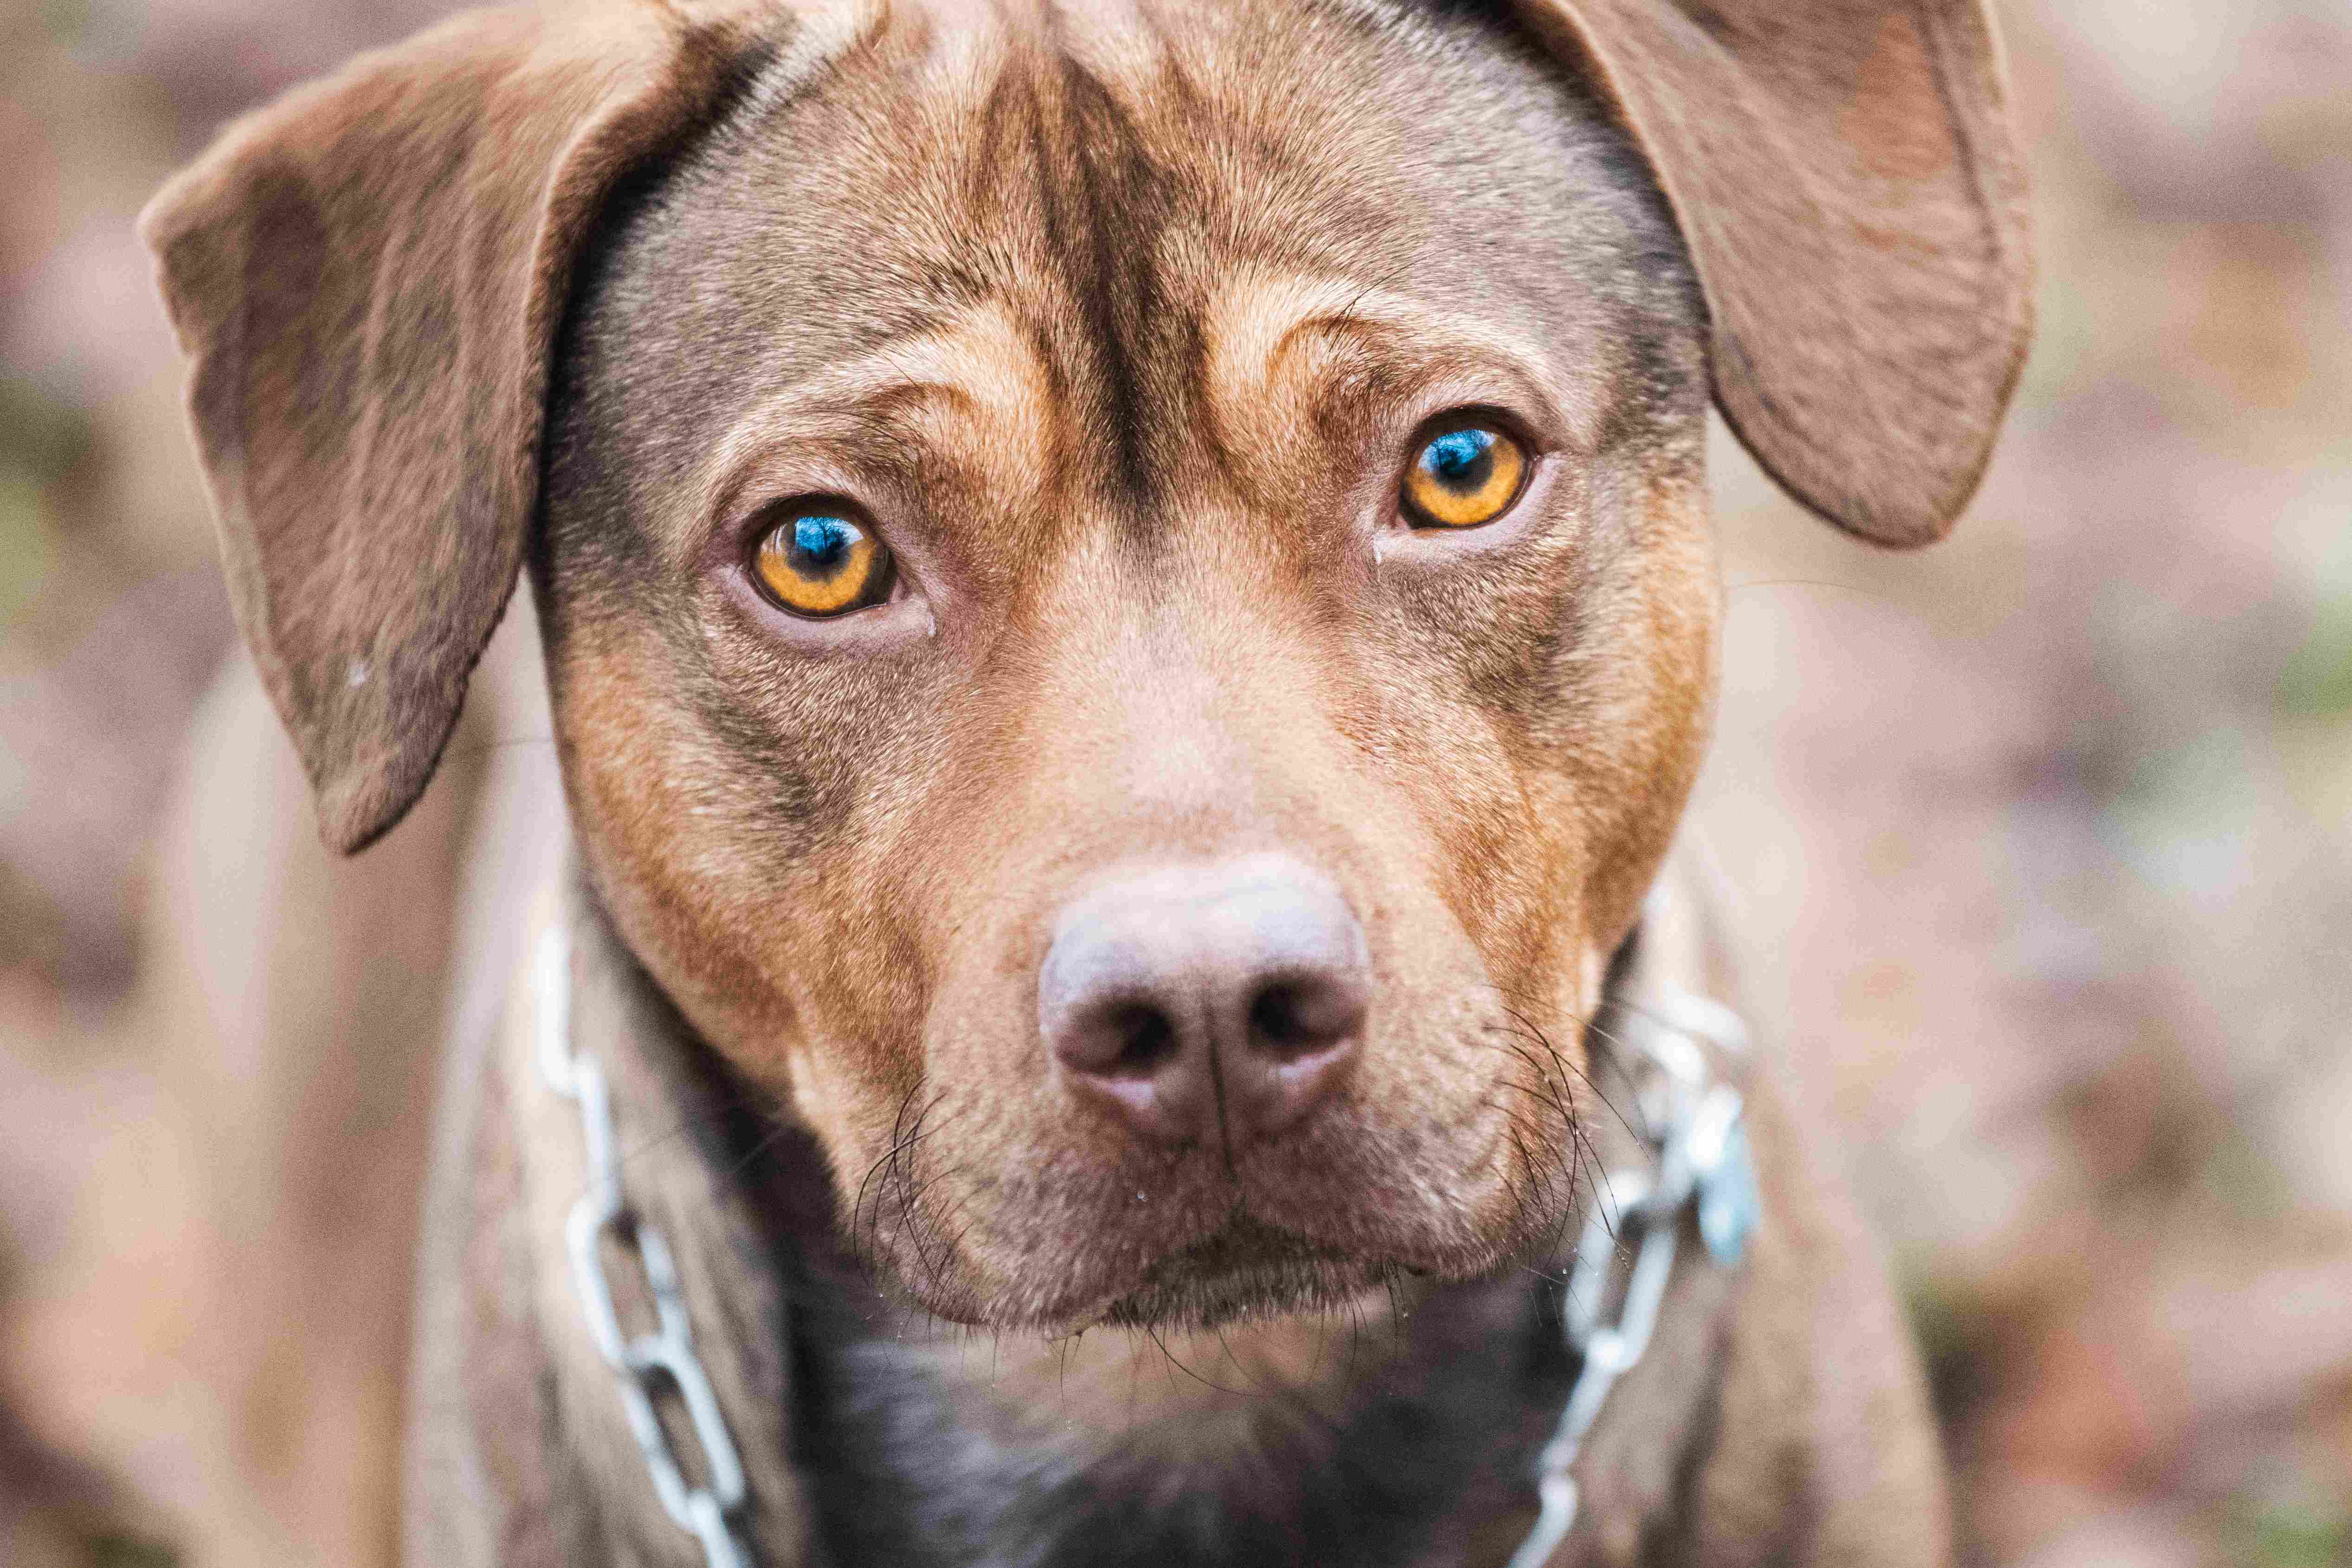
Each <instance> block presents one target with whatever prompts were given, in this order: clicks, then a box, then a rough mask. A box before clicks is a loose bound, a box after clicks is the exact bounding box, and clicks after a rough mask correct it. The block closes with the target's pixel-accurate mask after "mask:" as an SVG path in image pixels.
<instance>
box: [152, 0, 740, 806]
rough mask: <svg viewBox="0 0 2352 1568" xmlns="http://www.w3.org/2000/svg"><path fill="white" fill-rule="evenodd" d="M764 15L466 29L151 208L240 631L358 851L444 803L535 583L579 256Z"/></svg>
mask: <svg viewBox="0 0 2352 1568" xmlns="http://www.w3.org/2000/svg"><path fill="white" fill-rule="evenodd" d="M765 9H767V8H766V7H764V6H761V5H759V4H758V0H723V3H719V4H709V3H698V0H635V3H631V0H597V3H593V4H572V5H550V6H549V8H548V9H547V10H545V11H544V12H533V11H528V10H520V9H518V10H506V11H487V12H476V13H472V14H469V15H467V16H460V17H458V18H457V19H455V20H453V21H451V22H449V23H446V24H445V25H443V26H439V27H437V28H436V29H434V30H432V31H430V32H427V33H425V34H423V35H421V36H419V37H416V38H415V39H413V40H411V41H410V42H408V43H406V44H404V45H402V46H400V47H395V48H392V49H388V50H384V51H383V52H380V53H377V54H373V55H368V56H363V57H362V58H359V59H358V60H356V61H354V62H353V63H352V65H351V66H349V67H348V68H345V69H344V70H343V71H342V72H341V74H339V75H337V76H335V77H332V78H331V79H327V80H325V81H322V82H320V83H317V84H315V85H313V86H310V87H308V88H304V89H299V90H298V91H296V92H294V93H292V94H291V95H289V97H287V98H285V99H283V100H280V101H278V103H276V104H274V105H272V106H271V107H269V108H268V109H265V110H260V111H259V112H257V113H255V114H252V115H249V116H247V118H245V119H244V120H242V121H238V122H237V123H236V124H235V125H233V126H231V127H230V128H229V129H228V130H227V131H226V132H225V133H224V134H223V135H222V136H221V138H220V140H219V141H218V142H216V143H215V145H214V146H213V148H212V149H211V150H210V151H209V152H208V153H205V156H204V157H203V158H202V159H201V160H200V161H198V162H197V163H195V164H194V166H193V167H191V168H189V169H187V170H185V171H184V172H183V173H182V174H179V175H178V176H177V177H176V178H174V179H173V181H172V183H171V184H168V185H166V186H165V187H164V188H163V191H162V193H161V194H159V195H157V196H156V197H155V199H154V201H153V203H152V204H151V205H149V207H148V209H147V211H146V213H145V214H144V215H143V216H142V218H141V220H140V223H141V233H142V237H144V238H145V240H146V242H147V244H148V245H149V247H152V249H153V251H154V252H155V255H156V258H157V260H158V263H159V269H160V271H161V274H162V279H163V294H164V298H165V300H166V302H167V304H168V306H169V308H170V310H171V314H172V320H173V325H174V327H175V328H176V329H177V331H178V333H179V337H180V342H181V346H182V347H183V348H184V350H185V351H186V352H187V353H188V354H189V355H190V356H191V357H192V359H193V360H194V369H193V373H192V376H191V381H190V385H189V394H188V400H189V406H190V411H191V413H192V415H193V417H194V426H195V435H196V442H197V447H198V448H199V453H200V455H201V457H202V458H203V463H204V468H205V476H206V479H207V481H208V483H209V485H210V487H211V489H212V496H213V502H214V506H215V510H216V511H217V513H218V516H219V521H220V532H221V550H222V554H223V557H224V559H225V563H226V570H227V576H228V583H229V592H230V595H231V597H232V599H233V600H234V601H235V604H236V616H237V620H238V623H239V625H240V626H242V627H243V629H244V632H245V636H246V638H247V641H248V642H249V643H250V644H251V645H252V648H253V655H254V658H255V660H256V662H257V664H258V665H259V667H260V670H261V677H262V679H263V681H264V682H265V683H266V684H267V686H268V689H269V693H270V696H271V698H272V699H273V700H275V702H276V703H277V706H278V713H279V714H280V715H281V716H282V717H283V718H284V720H285V721H286V725H287V728H288V729H289V731H292V733H293V736H294V741H295V743H296V745H297V747H298V748H299V750H300V752H301V754H302V760H303V763H304V764H305V765H306V767H307V768H308V769H309V772H310V782H311V784H312V786H313V788H314V789H315V791H316V792H317V795H318V801H319V815H320V826H321V828H322V830H323V832H324V835H325V837H326V838H327V841H328V842H329V843H330V844H331V845H332V846H334V847H337V848H340V849H342V850H344V851H347V852H348V851H354V850H357V849H360V848H362V847H365V846H366V845H367V844H369V843H370V842H372V841H373V839H374V838H375V837H377V836H378V835H380V834H382V833H383V832H384V831H385V830H386V829H388V828H389V827H391V826H392V825H393V824H394V823H395V822H397V821H398V820H399V819H400V816H401V814H402V813H403V812H404V811H406V810H407V808H408V806H409V805H410V804H411V803H412V802H414V801H415V798H416V796H417V795H418V794H419V793H420V792H421V791H422V790H423V789H424V788H425V782H426V781H427V780H428V779H429V778H430V777H431V775H432V773H433V768H434V764H435V763H436V761H437V760H438V759H439V756H440V752H441V748H442V746H443V745H444V744H445V743H446V742H447V740H448V736H449V732H450V730H451V729H452V727H453V726H454V725H455V724H456V722H457V710H458V706H459V704H460V702H461V701H462V700H463V699H464V697H465V690H466V682H467V677H468V676H469V675H470V674H471V672H472V670H473V667H474V663H475V661H476V659H477V658H478V657H479V656H480V654H481V651H482V647H483V644H484V643H485V642H487V641H488V638H489V635H490V632H491V630H492V629H493V628H494V627H495V626H496V625H497V624H498V620H499V616H500V614H501V613H502V612H503V610H504V609H505V606H506V602H507V598H508V596H509V595H510V594H511V593H512V592H513V589H514V584H515V579H516V576H517V574H518V572H519V570H520V564H521V562H522V559H523V552H524V546H525V540H526V535H527V534H528V532H529V530H530V522H531V518H532V515H533V512H534V510H535V508H536V506H537V502H538V491H539V445H540V433H541V426H542V425H543V424H544V408H543V402H544V398H545V394H546V385H547V379H548V360H549V355H550V353H551V347H552V343H553V339H554V335H555V332H556V330H557V325H558V319H559V317H560V316H561V315H562V310H563V309H564V304H565V291H566V286H567V281H568V278H569V275H570V272H571V268H572V258H573V256H574V253H575V251H576V250H577V249H578V247H580V245H581V243H582V241H583V238H584V237H585V235H586V231H587V230H588V228H589V227H590V226H591V225H592V224H593V220H594V217H595V215H596V212H597V210H598V208H599V206H600V205H601V204H602V202H603V199H604V196H605V195H607V194H608V193H609V192H610V191H611V190H612V188H613V186H614V184H615V183H616V182H618V181H619V180H621V179H622V178H623V177H625V175H626V174H628V173H629V172H630V171H631V170H633V169H635V168H637V167H640V166H642V165H644V164H645V163H647V162H648V161H649V160H651V159H653V158H656V157H657V156H659V155H660V153H663V152H664V151H665V150H667V149H668V148H670V147H672V146H674V145H675V144H676V143H677V142H679V141H680V140H681V139H682V138H684V137H685V136H686V135H688V134H689V133H690V132H692V130H693V129H694V128H696V127H697V126H698V124H700V123H701V122H703V121H704V120H705V118H706V117H707V116H708V115H709V113H711V112H712V111H713V110H714V109H715V108H716V106H717V105H718V104H719V102H720V101H721V100H723V98H724V97H725V95H726V94H727V93H728V91H729V90H730V88H731V87H732V85H733V84H734V83H735V82H737V81H738V80H740V78H741V75H742V73H743V72H744V71H745V70H747V69H748V68H749V67H750V63H751V60H752V59H753V58H756V56H757V51H758V49H759V47H761V46H760V44H759V42H758V40H759V38H760V37H761V29H760V27H759V22H758V14H759V13H760V12H761V11H763V10H765ZM773 30H774V25H773V24H772V23H771V24H770V26H769V28H768V31H770V32H772V31H773Z"/></svg>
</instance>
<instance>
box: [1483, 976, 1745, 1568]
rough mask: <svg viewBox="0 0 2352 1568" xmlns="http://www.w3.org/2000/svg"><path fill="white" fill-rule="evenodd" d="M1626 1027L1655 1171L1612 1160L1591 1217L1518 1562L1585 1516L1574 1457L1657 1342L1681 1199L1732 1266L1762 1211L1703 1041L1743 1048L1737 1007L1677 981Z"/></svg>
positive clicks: (1575, 1271)
mask: <svg viewBox="0 0 2352 1568" xmlns="http://www.w3.org/2000/svg"><path fill="white" fill-rule="evenodd" d="M1617 1038H1618V1039H1619V1040H1621V1041H1622V1042H1623V1043H1624V1044H1625V1045H1627V1046H1629V1047H1631V1051H1630V1053H1629V1054H1631V1055H1632V1056H1633V1057H1635V1058H1638V1059H1636V1060H1633V1061H1628V1062H1625V1063H1623V1064H1622V1065H1623V1066H1624V1068H1625V1070H1626V1071H1627V1072H1628V1073H1629V1074H1631V1075H1633V1076H1634V1079H1635V1081H1634V1095H1635V1100H1636V1105H1637V1106H1638V1109H1639V1110H1640V1113H1641V1118H1642V1123H1643V1131H1642V1141H1643V1143H1644V1144H1645V1145H1646V1146H1647V1147H1648V1150H1649V1152H1650V1153H1651V1155H1652V1157H1653V1159H1654V1161H1655V1163H1656V1173H1655V1175H1652V1174H1651V1173H1648V1172H1644V1171H1638V1170H1622V1171H1612V1172H1611V1173H1609V1175H1608V1177H1607V1178H1606V1179H1605V1180H1604V1181H1603V1182H1602V1183H1601V1188H1600V1191H1599V1192H1598V1193H1596V1194H1594V1201H1593V1205H1592V1209H1591V1213H1590V1214H1588V1215H1586V1216H1585V1221H1584V1231H1583V1234H1582V1235H1581V1236H1580V1237H1578V1239H1577V1244H1576V1262H1575V1265H1574V1267H1573V1268H1571V1269H1570V1273H1569V1278H1568V1285H1567V1290H1566V1296H1565V1299H1564V1300H1563V1301H1562V1302H1561V1306H1560V1318H1561V1323H1562V1329H1563V1331H1564V1333H1565V1334H1566V1336H1567V1340H1568V1344H1569V1348H1570V1350H1572V1351H1575V1352H1578V1353H1579V1354H1580V1356H1581V1357H1582V1358H1583V1363H1582V1366H1581V1368H1580V1370H1579V1371H1578V1373H1577V1374H1576V1383H1575V1384H1574V1385H1573V1386H1572V1387H1571V1388H1570V1390H1569V1395H1568V1407H1567V1408H1566V1409H1565V1410H1563V1411H1561V1412H1560V1417H1559V1426H1558V1427H1557V1428H1556V1429H1554V1431H1553V1433H1552V1437H1551V1441H1549V1443H1546V1444H1545V1445H1544V1447H1543V1451H1542V1453H1540V1454H1539V1455H1538V1457H1537V1459H1536V1495H1537V1497H1538V1500H1539V1502H1540V1504H1541V1510H1540V1511H1539V1512H1538V1514H1537V1516H1536V1522H1535V1525H1534V1527H1533V1528H1532V1529H1530V1530H1529V1531H1528V1535H1527V1539H1526V1540H1524V1541H1522V1542H1520V1543H1519V1549H1518V1551H1517V1552H1514V1553H1512V1555H1511V1561H1510V1565H1509V1568H1543V1565H1544V1564H1545V1563H1548V1562H1549V1561H1550V1559H1551V1555H1552V1553H1553V1552H1556V1551H1558V1550H1559V1543H1560V1542H1563V1541H1565V1540H1566V1539H1568V1532H1569V1531H1570V1529H1571V1528H1573V1527H1574V1525H1575V1523H1576V1510H1577V1503H1578V1500H1579V1493H1578V1490H1577V1485H1576V1476H1575V1474H1574V1471H1575V1468H1576V1461H1577V1458H1578V1456H1579V1455H1580V1454H1581V1453H1582V1452H1583V1451H1584V1439H1585V1437H1586V1436H1587V1435H1588V1434H1590V1433H1591V1430H1592V1425H1593V1423H1594V1422H1595V1421H1597V1420H1599V1419H1600V1417H1601V1405H1603V1404H1604V1403H1605V1402H1606V1401H1607V1400H1608V1398H1609V1391H1610V1390H1611V1389H1612V1388H1613V1387H1615V1386H1616V1384H1617V1380H1618V1379H1619V1378H1621V1377H1622V1376H1623V1375H1624V1374H1625V1373H1627V1372H1628V1371H1629V1370H1631V1369H1632V1367H1633V1364H1634V1363H1636V1362H1639V1361H1640V1360H1641V1359H1642V1354H1643V1352H1644V1351H1646V1350H1648V1349H1649V1348H1650V1333H1651V1331H1652V1330H1654V1328H1656V1327H1657V1322H1658V1308H1659V1305H1660V1303H1662V1302H1663V1301H1664V1300H1665V1294H1666V1282H1667V1280H1668V1279H1670V1278H1672V1277H1673V1274H1674V1271H1675V1250H1676V1248H1677V1247H1679V1246H1680V1243H1681V1237H1682V1219H1683V1211H1684V1209H1685V1207H1686V1206H1688V1205H1692V1204H1694V1203H1695V1204H1696V1205H1697V1208H1698V1228H1699V1236H1700V1238H1701V1239H1702V1240H1703V1241H1704V1242H1705V1243H1706V1249H1707V1251H1708V1253H1709V1254H1710V1255H1711V1256H1712V1257H1713V1258H1715V1259H1716V1261H1717V1263H1719V1264H1722V1265H1724V1266H1725V1267H1729V1266H1731V1265H1732V1264H1735V1263H1737V1262H1738V1261H1739V1259H1740V1258H1741V1257H1742V1255H1743V1254H1744V1253H1745V1252H1746V1250H1747V1246H1748V1237H1749V1236H1750V1235H1751V1234H1752V1233H1753V1232H1754V1230H1755V1227H1756V1223H1757V1219H1758V1215H1759V1197H1758V1194H1757V1188H1756V1172H1755V1166H1754V1163H1753V1162H1752V1160H1751V1159H1750V1157H1749V1155H1748V1134H1747V1130H1746V1126H1745V1123H1744V1121H1743V1107H1742V1103H1741V1100H1740V1097H1739V1091H1738V1089H1734V1088H1732V1087H1731V1085H1729V1084H1727V1083H1723V1082H1719V1081H1717V1079H1716V1078H1715V1075H1714V1073H1713V1072H1712V1071H1711V1070H1710V1068H1708V1066H1707V1058H1706V1052H1705V1051H1703V1050H1701V1049H1700V1048H1699V1042H1700V1041H1702V1040H1704V1041H1706V1042H1707V1043H1709V1044H1711V1045H1713V1046H1715V1047H1717V1049H1718V1050H1720V1051H1723V1052H1725V1053H1727V1054H1729V1055H1734V1056H1737V1055H1740V1054H1744V1053H1745V1052H1746V1050H1747V1048H1748V1030H1747V1026H1745V1025H1743V1024H1742V1023H1741V1022H1740V1020H1739V1017H1738V1015H1737V1014H1735V1013H1733V1012H1732V1011H1731V1010H1730V1009H1729V1008H1727V1007H1725V1006H1723V1005H1720V1004H1719V1003H1716V1002H1711V1001H1709V1000H1707V999H1706V998H1705V997H1703V996H1693V995H1688V994H1675V995H1671V996H1668V997H1666V998H1665V999H1664V1000H1663V1001H1661V1002H1657V1003H1654V1004H1648V1005H1644V1006H1643V1009H1642V1010H1641V1011H1640V1012H1638V1013H1628V1014H1626V1015H1625V1021H1624V1025H1623V1027H1622V1029H1621V1030H1619V1031H1618V1034H1617ZM1628 1252H1630V1253H1631V1255H1632V1258H1633V1263H1632V1266H1631V1268H1627V1269H1625V1270H1623V1272H1624V1287H1623V1289H1622V1293H1620V1294H1618V1295H1617V1297H1616V1300H1617V1313H1616V1317H1615V1319H1614V1320H1613V1321H1609V1322H1603V1321H1601V1316H1602V1311H1603V1309H1604V1308H1605V1307H1606V1306H1607V1304H1608V1302H1609V1300H1610V1297H1611V1289H1610V1287H1611V1285H1612V1281H1613V1280H1614V1279H1615V1278H1616V1276H1617V1275H1618V1273H1619V1272H1620V1266H1621V1260H1622V1258H1623V1257H1624V1256H1625V1255H1626V1254H1627V1253H1628Z"/></svg>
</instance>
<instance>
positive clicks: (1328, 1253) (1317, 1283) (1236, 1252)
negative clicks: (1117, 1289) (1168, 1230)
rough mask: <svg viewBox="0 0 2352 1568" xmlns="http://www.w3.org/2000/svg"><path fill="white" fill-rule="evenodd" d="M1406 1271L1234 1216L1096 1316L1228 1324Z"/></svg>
mask: <svg viewBox="0 0 2352 1568" xmlns="http://www.w3.org/2000/svg"><path fill="white" fill-rule="evenodd" d="M1409 1272H1411V1271H1409V1270H1407V1269H1405V1268H1403V1267H1402V1266H1401V1265H1399V1264H1397V1263H1395V1262H1393V1261H1390V1260H1386V1259H1377V1258H1355V1257H1349V1256H1347V1255H1345V1254H1342V1253H1339V1252H1335V1251H1332V1250H1330V1249H1329V1248H1327V1247H1318V1246H1317V1245H1315V1244H1314V1243H1313V1242H1310V1241H1308V1240H1307V1239H1306V1238H1305V1237H1298V1236H1296V1235H1293V1234H1292V1233H1290V1232H1288V1231H1286V1230H1281V1229H1278V1228H1276V1226H1270V1225H1266V1224H1265V1223H1263V1222H1261V1221H1258V1220H1255V1219H1252V1218H1250V1217H1249V1216H1248V1215H1237V1216H1235V1217H1234V1220H1233V1221H1232V1222H1231V1223H1229V1224H1228V1225H1226V1226H1225V1227H1224V1228H1223V1229H1222V1230H1220V1231H1218V1232H1216V1233H1215V1234H1214V1235H1213V1236H1211V1237H1208V1238H1206V1239H1205V1240H1202V1241H1200V1242H1197V1243H1195V1244H1194V1245H1193V1246H1192V1247H1186V1248H1185V1249H1184V1250H1182V1251H1181V1252H1176V1253H1171V1254H1170V1255H1169V1256H1168V1257H1166V1258H1161V1259H1160V1261H1159V1262H1157V1263H1155V1264H1153V1265H1152V1266H1151V1267H1150V1269H1148V1270H1147V1271H1146V1272H1145V1274H1144V1277H1143V1279H1142V1280H1141V1281H1140V1282H1139V1284H1138V1285H1137V1286H1136V1287H1135V1288H1134V1289H1131V1290H1129V1291H1128V1292H1127V1293H1126V1294H1124V1295H1122V1296H1120V1297H1119V1298H1118V1300H1114V1301H1112V1302H1111V1303H1110V1304H1109V1305H1108V1307H1106V1308H1105V1309H1103V1310H1102V1312H1101V1314H1100V1316H1099V1317H1098V1318H1097V1321H1098V1322H1101V1323H1104V1324H1106V1325H1109V1326H1112V1327H1118V1328H1134V1329H1152V1330H1172V1331H1182V1330H1192V1329H1214V1328H1220V1327H1223V1325H1225V1324H1228V1323H1234V1322H1244V1321H1255V1320H1260V1319H1265V1318H1278V1317H1292V1316H1301V1315H1308V1314H1318V1313H1326V1312H1333V1311H1338V1310H1341V1309H1343V1308H1346V1307H1348V1306H1349V1305H1350V1304H1351V1303H1353V1302H1355V1301H1357V1300H1360V1298H1361V1297H1362V1296H1363V1295H1364V1293H1365V1292H1366V1291H1367V1290H1370V1289H1374V1288H1376V1287H1379V1286H1382V1285H1391V1284H1393V1283H1395V1282H1396V1281H1397V1280H1399V1279H1401V1278H1403V1277H1404V1276H1406V1275H1407V1274H1408V1273H1409Z"/></svg>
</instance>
